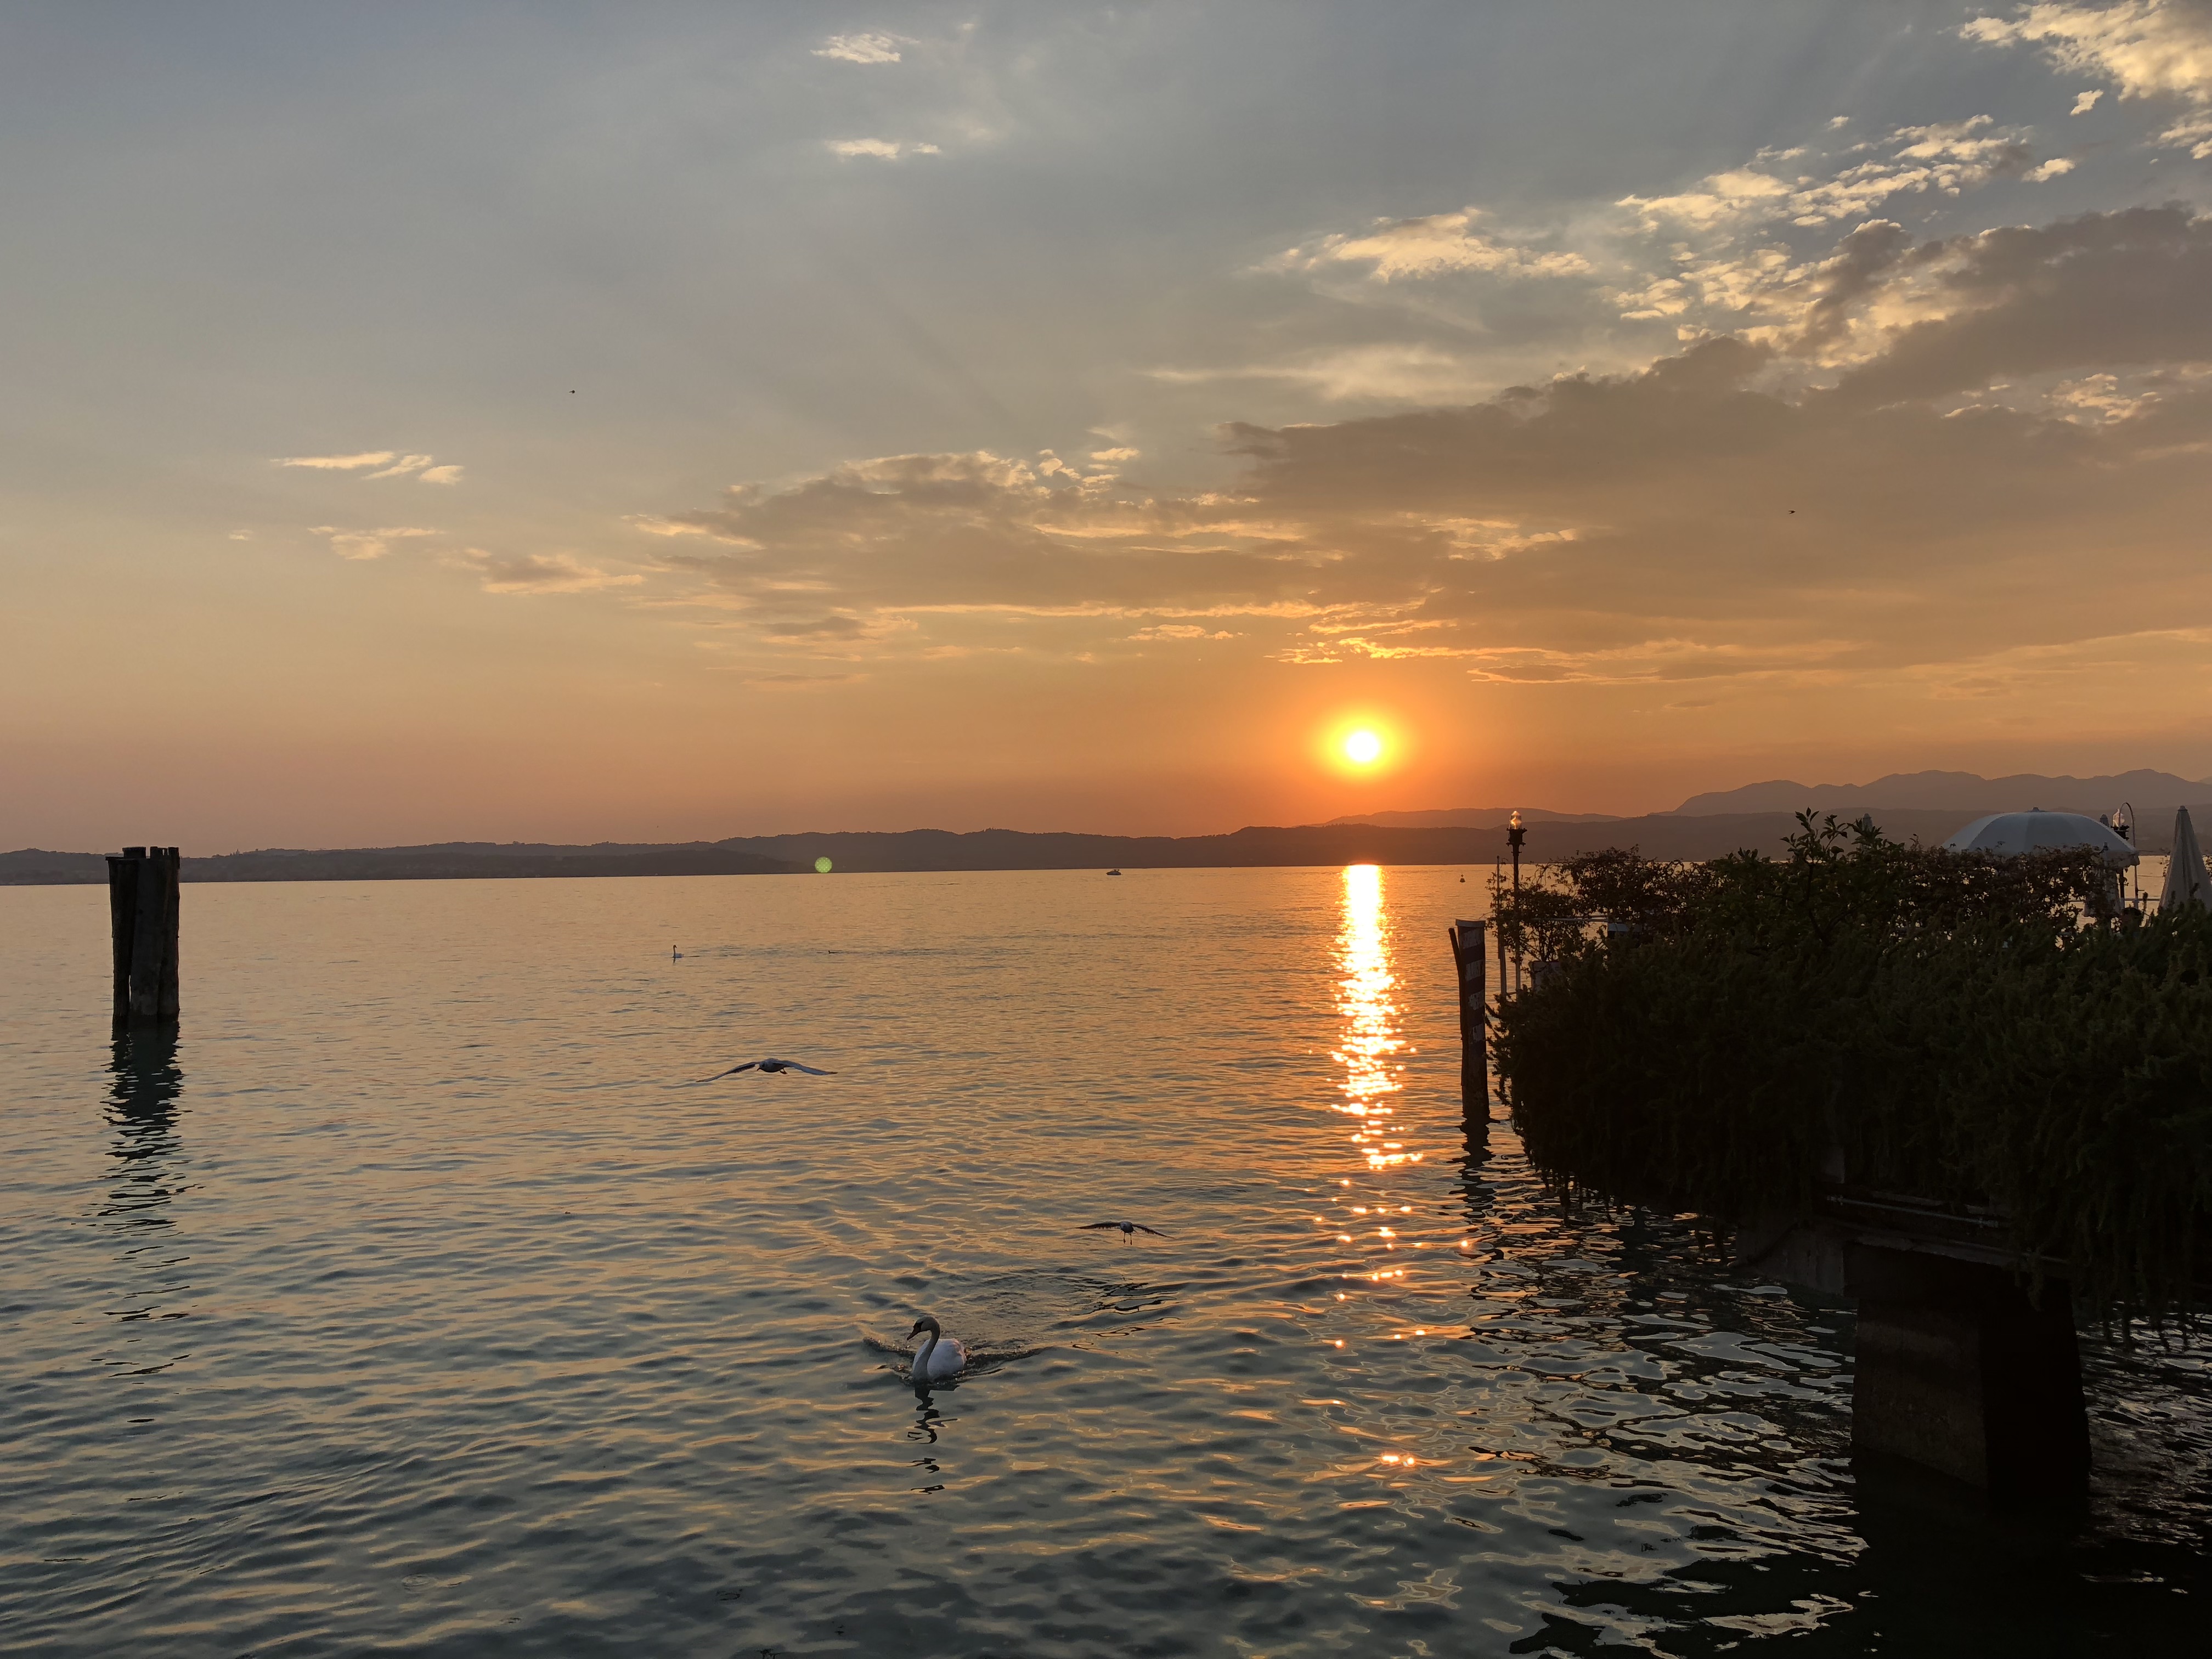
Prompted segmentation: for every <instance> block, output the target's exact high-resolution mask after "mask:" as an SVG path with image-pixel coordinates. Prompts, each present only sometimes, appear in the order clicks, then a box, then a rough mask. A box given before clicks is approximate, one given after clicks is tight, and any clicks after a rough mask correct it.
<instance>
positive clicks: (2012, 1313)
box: [1849, 1248, 2089, 1503]
mask: <svg viewBox="0 0 2212 1659" xmlns="http://www.w3.org/2000/svg"><path fill="white" fill-rule="evenodd" d="M1849 1278H1850V1289H1851V1290H1852V1291H1853V1292H1854V1293H1855V1294H1856V1295H1857V1297H1858V1304H1859V1319H1858V1358H1857V1367H1856V1372H1857V1374H1856V1376H1855V1378H1854V1383H1853V1388H1852V1391H1851V1445H1852V1448H1853V1449H1855V1450H1857V1451H1860V1452H1873V1453H1875V1454H1876V1455H1881V1456H1887V1457H1901V1458H1904V1459H1905V1460H1906V1461H1908V1462H1913V1463H1917V1464H1919V1465H1921V1466H1922V1467H1923V1468H1932V1469H1938V1470H1941V1471H1942V1473H1943V1474H1948V1475H1949V1476H1951V1477H1952V1478H1953V1479H1954V1480H1963V1481H1965V1482H1966V1483H1967V1484H1968V1485H1969V1486H1979V1487H1981V1488H1982V1489H1983V1490H1984V1491H1985V1492H1990V1494H1991V1495H1992V1496H1995V1497H1997V1498H2007V1499H2012V1500H2015V1501H2017V1500H2020V1499H2036V1498H2040V1499H2045V1500H2047V1501H2055V1502H2060V1503H2065V1502H2070V1501H2072V1500H2074V1499H2075V1498H2077V1497H2078V1496H2079V1495H2080V1493H2081V1490H2082V1488H2083V1486H2084V1485H2085V1484H2086V1482H2087V1480H2088V1476H2089V1419H2088V1413H2087V1411H2086V1410H2085V1409H2084V1407H2083V1402H2082V1399H2081V1353H2080V1350H2079V1348H2078V1347H2077V1346H2076V1345H2075V1337H2074V1310H2073V1307H2072V1304H2071V1299H2070V1298H2069V1296H2068V1294H2067V1287H2066V1286H2065V1285H2063V1284H2062V1283H2060V1282H2058V1281H2057V1280H2046V1281H2045V1284H2044V1285H2043V1294H2042V1296H2041V1297H2040V1298H2039V1299H2038V1298H2031V1297H2029V1295H2028V1292H2027V1287H2026V1286H2025V1285H2021V1283H2020V1282H2019V1280H2018V1279H2016V1278H2015V1275H2014V1274H2013V1273H2010V1272H2008V1271H2007V1270H2006V1269H2004V1268H2002V1267H1992V1266H1985V1265H1983V1264H1981V1263H1975V1262H1965V1261H1948V1260H1945V1259H1943V1258H1942V1257H1936V1256H1928V1255H1917V1254H1914V1253H1908V1252H1905V1251H1898V1250H1884V1249H1864V1248H1862V1249H1857V1250H1856V1251H1854V1252H1853V1253H1852V1254H1851V1255H1850V1273H1849Z"/></svg>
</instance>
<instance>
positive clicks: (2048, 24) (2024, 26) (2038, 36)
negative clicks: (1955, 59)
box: [1959, 0, 2212, 161]
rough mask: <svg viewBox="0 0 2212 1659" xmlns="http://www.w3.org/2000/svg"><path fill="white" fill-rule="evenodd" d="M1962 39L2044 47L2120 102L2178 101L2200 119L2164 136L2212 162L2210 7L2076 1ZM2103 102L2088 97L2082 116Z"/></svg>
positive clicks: (2182, 1)
mask: <svg viewBox="0 0 2212 1659" xmlns="http://www.w3.org/2000/svg"><path fill="white" fill-rule="evenodd" d="M1959 32H1960V33H1961V34H1962V35H1964V36H1965V37H1966V39H1967V40H1977V41H1980V42H1981V43H1983V44H1984V45H1986V46H2020V45H2029V46H2040V47H2041V48H2042V49H2043V52H2044V55H2045V57H2046V58H2049V59H2050V61H2051V63H2053V64H2056V65H2057V66H2058V67H2059V68H2061V69H2065V70H2073V71H2075V72H2077V73H2082V74H2090V75H2100V76H2103V77H2104V78H2105V79H2106V80H2108V81H2110V82H2112V83H2113V84H2114V85H2116V86H2118V88H2119V90H2120V96H2121V97H2122V98H2124V99H2129V98H2144V99H2149V98H2164V99H2178V100H2181V101H2182V102H2184V103H2186V104H2190V105H2193V106H2196V108H2197V111H2198V113H2195V114H2191V115H2185V116H2183V117H2181V118H2179V119H2178V120H2176V121H2175V122H2174V123H2173V125H2171V126H2169V127H2167V128H2166V131H2163V132H2161V133H2160V134H2159V136H2158V142H2159V143H2163V144H2168V145H2172V146H2174V147H2176V148H2179V149H2186V150H2188V151H2189V153H2190V154H2191V155H2193V156H2195V157H2196V158H2197V160H2199V161H2203V160H2205V159H2206V158H2208V157H2212V6H2207V5H2206V4H2204V3H2203V0H2123V3H2121V4H2118V5H2096V6H2092V5H2081V4H2078V3H2073V0H2056V3H2042V4H2035V5H2025V6H2021V7H2019V8H2017V9H2015V15H2014V16H2013V17H2012V18H2011V19H2010V20H2007V19H2004V18H2000V17H1977V18H1974V19H1972V20H1971V21H1968V22H1966V24H1964V25H1963V26H1961V27H1960V31H1959ZM2095 102H2096V94H2094V93H2084V94H2082V95H2081V99H2079V100H2076V101H2075V106H2074V112H2075V114H2076V115H2079V114H2081V112H2083V111H2084V110H2086V109H2088V108H2090V107H2091V106H2093V105H2094V104H2095Z"/></svg>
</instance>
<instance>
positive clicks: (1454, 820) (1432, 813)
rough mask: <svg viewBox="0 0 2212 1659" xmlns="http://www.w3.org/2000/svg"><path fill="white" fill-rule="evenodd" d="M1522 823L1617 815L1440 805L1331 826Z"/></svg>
mask: <svg viewBox="0 0 2212 1659" xmlns="http://www.w3.org/2000/svg"><path fill="white" fill-rule="evenodd" d="M1516 811H1518V812H1519V813H1520V814H1521V822H1522V823H1613V821H1614V820H1615V819H1616V818H1617V817H1619V816H1620V815H1619V814H1618V813H1614V812H1554V811H1552V810H1551V809H1550V808H1548V807H1543V806H1522V807H1518V808H1516V807H1511V806H1438V807H1432V808H1431V809H1430V810H1429V811H1424V812H1352V813H1348V814H1346V816H1345V817H1340V818H1331V819H1330V820H1329V823H1331V824H1338V823H1379V824H1382V825H1383V826H1384V827H1385V828H1388V829H1504V827H1505V824H1506V821H1507V820H1508V819H1509V818H1510V817H1512V816H1513V814H1514V813H1515V812H1516Z"/></svg>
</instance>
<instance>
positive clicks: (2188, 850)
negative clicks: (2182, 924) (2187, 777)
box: [2158, 806, 2212, 914]
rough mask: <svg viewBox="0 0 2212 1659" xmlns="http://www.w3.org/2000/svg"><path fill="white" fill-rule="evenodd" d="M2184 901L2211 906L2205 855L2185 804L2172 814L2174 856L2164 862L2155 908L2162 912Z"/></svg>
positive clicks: (2210, 880) (2210, 882)
mask: <svg viewBox="0 0 2212 1659" xmlns="http://www.w3.org/2000/svg"><path fill="white" fill-rule="evenodd" d="M2185 904H2194V905H2196V906H2197V908H2200V909H2212V877H2207V876H2206V874H2205V872H2204V854H2203V849H2202V848H2199V847H2198V846H2197V826H2196V825H2195V824H2193V823H2190V821H2189V809H2188V808H2187V807H2186V806H2185V807H2183V808H2181V810H2180V811H2177V812H2176V813H2175V814H2174V815H2173V856H2172V858H2170V859H2168V860H2166V890H2165V891H2164V892H2162V893H2160V895H2159V896H2158V908H2159V910H2160V913H2161V914H2163V913H2164V912H2166V911H2168V910H2179V908H2181V907H2182V906H2183V905H2185Z"/></svg>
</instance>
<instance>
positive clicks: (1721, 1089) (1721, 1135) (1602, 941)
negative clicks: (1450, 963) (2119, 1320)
mask: <svg viewBox="0 0 2212 1659" xmlns="http://www.w3.org/2000/svg"><path fill="white" fill-rule="evenodd" d="M1591 915H1608V916H1611V917H1613V918H1614V919H1616V920H1617V921H1626V922H1627V923H1629V924H1630V926H1631V928H1632V931H1630V932H1627V933H1613V934H1610V935H1599V934H1597V933H1594V932H1593V930H1592V929H1591V928H1590V927H1589V925H1588V924H1587V923H1586V922H1583V921H1573V920H1571V918H1586V917H1589V916H1591ZM1498 921H1499V925H1500V927H1501V929H1502V931H1503V932H1504V936H1505V938H1506V939H1507V942H1508V944H1509V945H1510V946H1511V945H1518V946H1520V947H1522V948H1524V949H1528V950H1531V951H1534V952H1535V953H1537V954H1538V955H1540V956H1541V957H1544V958H1547V959H1548V960H1549V961H1551V962H1552V963H1553V964H1554V965H1553V967H1552V968H1550V969H1547V971H1546V972H1545V973H1544V974H1543V975H1542V976H1541V982H1540V983H1537V984H1534V985H1532V986H1531V987H1529V988H1527V989H1524V990H1522V991H1521V992H1519V993H1517V994H1513V995H1510V996H1506V997H1504V998H1503V999H1501V1001H1500V1004H1499V1008H1498V1024H1497V1030H1496V1053H1497V1060H1498V1069H1499V1072H1500V1073H1501V1075H1502V1077H1503V1079H1504V1082H1505V1085H1506V1088H1507V1090H1508V1091H1509V1097H1510V1101H1511V1103H1512V1106H1513V1111H1514V1117H1515V1121H1516V1125H1517V1127H1518V1128H1519V1130H1520V1132H1521V1134H1522V1139H1523V1141H1524V1143H1525V1145H1526V1146H1527V1148H1528V1155H1529V1157H1530V1158H1531V1159H1532V1160H1533V1162H1534V1164H1535V1166H1536V1168H1537V1169H1538V1170H1541V1172H1542V1173H1543V1174H1544V1175H1545V1176H1547V1178H1548V1179H1550V1180H1551V1181H1552V1182H1553V1183H1554V1184H1555V1186H1557V1187H1558V1188H1559V1189H1560V1190H1561V1191H1562V1192H1563V1193H1565V1194H1568V1195H1570V1196H1572V1195H1574V1194H1587V1195H1589V1196H1591V1197H1595V1198H1598V1199H1601V1200H1605V1201H1608V1202H1616V1203H1626V1204H1639V1205H1647V1206H1655V1207H1659V1208H1663V1209H1668V1210H1670V1211H1684V1210H1688V1211H1695V1212H1701V1213H1703V1214H1705V1215H1708V1216H1710V1217H1711V1218H1715V1219H1716V1220H1721V1221H1734V1220H1741V1219H1745V1218H1750V1217H1752V1216H1754V1215H1759V1214H1763V1213H1766V1212H1771V1211H1772V1210H1773V1209H1774V1208H1776V1207H1778V1206H1781V1207H1785V1208H1797V1209H1805V1208H1808V1207H1809V1206H1810V1204H1811V1202H1812V1200H1813V1197H1814V1189H1815V1185H1816V1182H1818V1180H1819V1178H1820V1171H1821V1168H1822V1161H1823V1158H1824V1156H1825V1155H1826V1154H1827V1152H1828V1151H1829V1149H1830V1148H1831V1147H1839V1148H1840V1149H1841V1150H1842V1151H1843V1152H1844V1157H1845V1159H1846V1167H1847V1168H1848V1170H1849V1171H1850V1181H1851V1182H1852V1183H1853V1184H1854V1185H1863V1186H1869V1187H1875V1188H1886V1189H1888V1190H1892V1191H1903V1192H1911V1193H1915V1194H1923V1195H1925V1196H1928V1197H1932V1198H1938V1199H1942V1200H1948V1201H1954V1202H1962V1203H1974V1204H1983V1205H1987V1206H1991V1207H1993V1208H1995V1209H1996V1210H1998V1211H1999V1212H2002V1213H2003V1214H2004V1215H2006V1216H2007V1217H2008V1220H2009V1225H2010V1228H2011V1231H2012V1243H2013V1245H2014V1246H2015V1249H2018V1250H2019V1251H2020V1253H2021V1257H2022V1260H2023V1261H2024V1262H2033V1261H2036V1260H2038V1259H2049V1260H2053V1261H2061V1262H2063V1263H2065V1264H2067V1267H2068V1273H2069V1278H2070V1279H2071V1280H2072V1282H2073V1284H2074V1285H2075V1290H2076V1291H2077V1292H2078V1293H2079V1294H2081V1296H2082V1297H2085V1298H2086V1299H2087V1300H2088V1301H2089V1302H2090V1303H2092V1304H2094V1305H2096V1306H2098V1307H2099V1308H2100V1309H2101V1310H2103V1311H2104V1312H2105V1313H2106V1314H2107V1315H2108V1316H2131V1315H2148V1316H2152V1317H2154V1318H2155V1317H2162V1316H2165V1315H2166V1314H2167V1313H2170V1312H2176V1311H2185V1308H2186V1305H2187V1304H2188V1303H2189V1301H2190V1299H2191V1291H2192V1287H2193V1286H2196V1285H2199V1284H2201V1283H2202V1282H2203V1278H2204V1277H2205V1276H2206V1272H2207V1269H2208V1268H2212V1262H2208V1261H2206V1259H2205V1251H2204V1249H2203V1244H2202V1243H2201V1242H2200V1241H2201V1239H2202V1238H2203V1236H2204V1234H2205V1231H2206V1224H2207V1222H2208V1218H2212V916H2208V915H2206V914H2205V913H2204V912H2203V911H2200V910H2190V911H2186V912H2184V913H2182V914H2181V915H2177V916H2158V917H2153V918H2149V919H2147V920H2144V919H2138V918H2136V917H2134V916H2132V915H2126V916H2118V917H2115V916H2114V915H2113V907H2112V878H2111V875H2110V873H2109V872H2108V871H2106V869H2105V868H2104V867H2103V866H2101V865H2100V863H2099V861H2098V860H2097V858H2096V855H2095V854H2090V853H2084V852H2076V851H2072V850H2069V851H2067V852H2064V853H2057V854H2035V855H2032V856H2030V857H2027V858H2019V859H2010V860H1998V859H1992V858H1989V857H1985V856H1980V855H1973V854H1953V853H1948V852H1944V851H1942V850H1941V849H1929V848H1918V847H1900V846H1899V845H1898V844H1896V843H1894V842H1888V841H1886V840H1884V839H1883V838H1882V837H1881V836H1879V835H1878V834H1876V833H1875V832H1873V831H1871V830H1870V829H1838V827H1837V826H1836V825H1835V824H1834V823H1833V822H1832V820H1831V821H1829V822H1827V823H1822V824H1815V823H1813V822H1812V821H1811V820H1810V818H1809V817H1808V819H1807V820H1806V821H1805V822H1804V823H1803V826H1802V830H1801V833H1800V835H1799V836H1797V837H1796V838H1795V839H1794V840H1793V842H1792V843H1791V848H1790V856H1789V857H1787V858H1785V859H1782V860H1766V859H1761V858H1758V857H1754V856H1752V855H1749V854H1739V855H1738V856H1736V857H1735V858H1732V859H1725V860H1717V861H1716V862H1714V863H1711V864H1705V865H1691V866H1682V865H1662V864H1655V863H1651V862H1649V861H1646V860H1640V859H1638V858H1637V857H1636V856H1635V854H1633V853H1629V854H1618V853H1615V854H1597V855H1594V856H1592V857H1590V858H1587V859H1582V860H1572V861H1571V862H1570V863H1569V864H1567V865H1565V866H1559V868H1558V869H1557V870H1556V871H1554V872H1550V873H1549V876H1548V878H1547V880H1546V881H1544V882H1543V883H1541V884H1535V885H1532V886H1530V887H1528V888H1524V890H1522V894H1521V895H1520V896H1519V897H1518V898H1517V899H1516V897H1515V896H1512V895H1510V894H1502V895H1501V896H1500V898H1499V904H1498Z"/></svg>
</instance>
